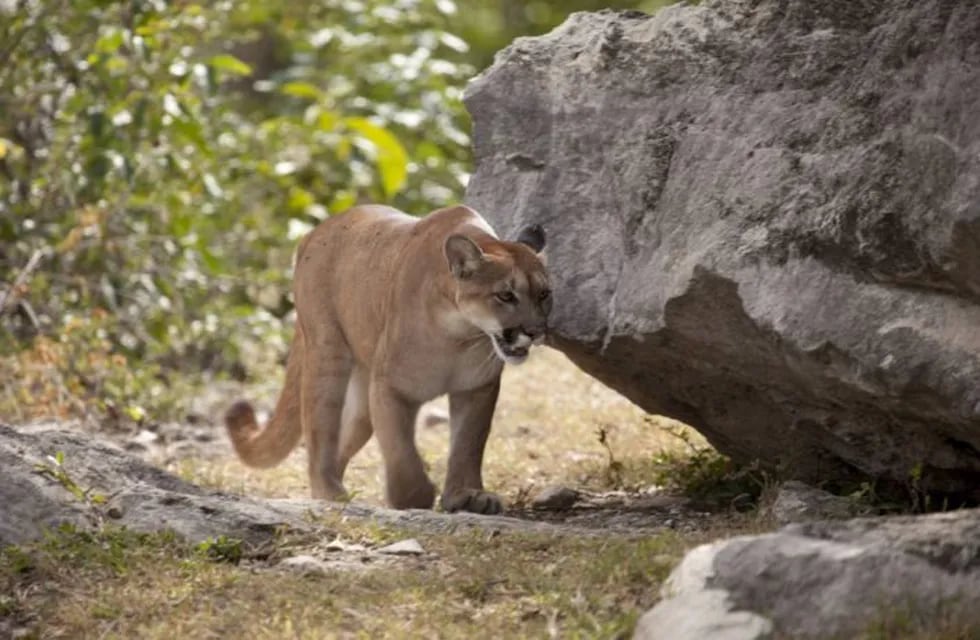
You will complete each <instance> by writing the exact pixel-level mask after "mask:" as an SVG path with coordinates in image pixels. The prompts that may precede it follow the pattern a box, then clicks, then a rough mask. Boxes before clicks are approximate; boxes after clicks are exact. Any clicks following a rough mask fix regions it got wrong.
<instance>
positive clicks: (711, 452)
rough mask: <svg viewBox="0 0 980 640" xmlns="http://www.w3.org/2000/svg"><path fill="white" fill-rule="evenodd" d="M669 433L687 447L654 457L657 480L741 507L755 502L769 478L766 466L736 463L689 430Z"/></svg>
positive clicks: (687, 492)
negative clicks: (703, 442) (694, 436)
mask: <svg viewBox="0 0 980 640" xmlns="http://www.w3.org/2000/svg"><path fill="white" fill-rule="evenodd" d="M670 433H671V435H673V436H675V437H677V438H678V439H680V440H681V441H682V442H684V444H685V445H687V451H686V452H683V453H675V452H663V453H659V454H657V455H656V456H655V457H654V460H653V468H654V479H655V482H656V484H658V485H660V486H664V487H668V488H670V489H673V490H676V491H680V492H681V493H683V494H684V495H686V496H689V497H691V498H693V499H695V500H700V501H704V502H707V503H712V504H716V505H719V506H731V507H733V508H736V509H739V510H742V509H745V508H748V507H751V506H752V505H754V504H755V503H756V501H757V500H758V499H759V496H760V495H761V494H762V492H763V490H764V489H765V488H766V486H767V484H768V482H769V477H768V475H767V474H766V473H765V472H764V471H763V470H761V469H759V468H758V467H757V466H756V465H739V464H736V463H735V462H733V461H732V460H731V459H730V458H728V457H727V456H725V455H722V454H721V453H719V452H718V451H717V450H715V449H714V448H713V447H711V446H708V445H700V444H697V443H695V442H694V441H693V439H692V437H691V435H690V432H688V431H686V430H678V431H670Z"/></svg>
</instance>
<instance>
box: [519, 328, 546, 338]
mask: <svg viewBox="0 0 980 640" xmlns="http://www.w3.org/2000/svg"><path fill="white" fill-rule="evenodd" d="M521 330H522V331H523V332H524V335H526V336H527V337H528V338H530V339H531V340H532V341H533V342H537V341H538V340H540V339H542V338H544V334H545V333H547V329H546V328H545V327H543V326H538V327H522V328H521Z"/></svg>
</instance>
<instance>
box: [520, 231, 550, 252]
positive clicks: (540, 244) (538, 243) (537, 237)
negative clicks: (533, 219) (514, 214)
mask: <svg viewBox="0 0 980 640" xmlns="http://www.w3.org/2000/svg"><path fill="white" fill-rule="evenodd" d="M517 241H518V242H520V243H521V244H526V245H527V246H529V247H531V249H532V250H533V251H534V253H541V250H542V249H544V242H545V238H544V229H543V228H542V227H541V225H539V224H529V225H528V226H526V227H524V228H523V229H521V232H520V233H519V234H518V235H517Z"/></svg>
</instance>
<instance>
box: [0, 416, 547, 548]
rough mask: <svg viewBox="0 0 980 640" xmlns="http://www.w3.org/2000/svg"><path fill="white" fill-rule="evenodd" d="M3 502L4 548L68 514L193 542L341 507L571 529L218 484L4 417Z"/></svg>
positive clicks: (433, 525) (426, 522)
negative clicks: (226, 488)
mask: <svg viewBox="0 0 980 640" xmlns="http://www.w3.org/2000/svg"><path fill="white" fill-rule="evenodd" d="M58 457H60V458H61V460H62V461H61V463H60V464H59V463H58V461H57V458H58ZM0 505H3V506H2V508H0V547H2V546H5V545H8V544H20V543H24V542H27V541H30V540H34V539H38V538H40V537H42V536H43V535H44V532H45V531H46V530H49V529H53V528H55V527H58V526H59V525H61V524H64V523H69V524H72V525H74V526H76V527H79V528H94V527H97V526H100V525H101V524H103V523H106V522H110V523H114V524H117V525H121V526H125V527H127V528H129V529H132V530H134V531H140V532H151V531H161V530H164V529H170V530H172V531H175V532H176V533H178V534H180V535H181V536H183V537H185V538H186V539H188V540H189V541H192V542H197V541H201V540H205V539H207V538H211V537H216V536H221V535H224V536H228V537H232V538H238V539H241V540H243V541H244V542H246V543H248V544H250V545H259V544H262V543H263V542H266V541H269V540H272V539H274V538H275V536H276V535H277V534H278V532H280V531H281V530H283V528H287V529H289V530H292V531H310V530H314V529H317V528H320V527H323V525H324V522H329V521H330V520H325V517H326V516H338V515H339V516H342V517H345V518H352V519H362V520H373V521H375V522H378V523H381V524H385V525H391V526H399V527H405V528H423V529H425V530H427V531H432V532H450V531H454V530H456V529H460V528H464V529H465V528H470V527H482V528H487V529H501V530H504V529H518V528H519V529H523V530H534V531H543V532H555V533H560V532H561V530H560V529H559V528H558V527H555V526H553V525H549V524H547V523H539V522H526V521H522V520H518V519H516V518H508V517H495V516H477V515H472V514H442V513H435V512H432V511H419V510H409V511H394V510H391V509H384V508H379V507H373V506H368V505H364V504H356V503H350V504H338V503H326V502H320V501H314V500H272V499H261V498H249V497H244V496H236V495H231V494H226V493H221V492H217V491H208V490H206V489H202V488H201V487H198V486H195V485H192V484H190V483H187V482H184V481H183V480H180V479H179V478H177V477H175V476H173V475H170V474H169V473H166V472H164V471H161V470H160V469H157V468H156V467H153V466H151V465H150V464H148V463H146V462H144V461H143V460H141V459H139V458H137V457H134V456H133V455H131V454H129V453H126V452H124V451H122V450H121V449H119V448H117V447H115V446H113V445H112V444H109V443H105V442H101V441H98V440H95V439H93V437H92V436H91V435H88V434H84V433H79V432H71V431H60V430H57V429H48V430H42V431H30V432H27V431H19V430H16V429H13V428H11V427H7V426H3V425H0Z"/></svg>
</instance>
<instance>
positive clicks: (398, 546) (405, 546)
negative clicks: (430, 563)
mask: <svg viewBox="0 0 980 640" xmlns="http://www.w3.org/2000/svg"><path fill="white" fill-rule="evenodd" d="M378 553H384V554H387V555H390V556H420V555H422V554H424V553H425V549H423V548H422V545H421V544H419V541H418V540H416V539H415V538H408V539H407V540H399V541H398V542H393V543H391V544H389V545H385V546H383V547H381V548H380V549H378Z"/></svg>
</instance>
